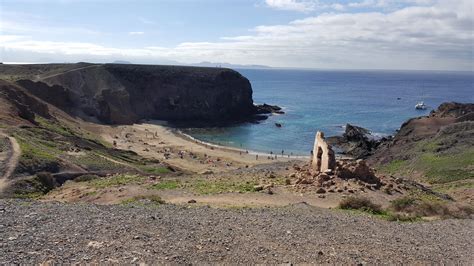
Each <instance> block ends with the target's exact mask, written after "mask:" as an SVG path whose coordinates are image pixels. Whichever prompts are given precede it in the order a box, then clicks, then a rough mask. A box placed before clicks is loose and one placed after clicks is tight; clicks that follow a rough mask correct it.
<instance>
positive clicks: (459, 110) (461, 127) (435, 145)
mask: <svg viewBox="0 0 474 266" xmlns="http://www.w3.org/2000/svg"><path fill="white" fill-rule="evenodd" d="M369 162H370V163H371V164H372V165H375V166H377V167H378V168H379V169H380V170H381V171H383V172H388V173H390V174H394V175H397V176H404V177H408V178H412V179H415V180H417V181H421V182H425V183H430V184H432V185H434V187H435V188H438V189H439V190H441V191H443V192H449V193H450V194H454V196H457V198H458V199H463V200H467V201H469V202H471V203H474V198H473V197H474V196H473V195H474V104H459V103H445V104H442V105H440V106H439V108H438V109H437V110H436V111H433V112H432V113H431V114H430V116H428V117H419V118H414V119H410V120H409V121H407V122H405V123H404V124H403V125H402V126H401V128H400V130H399V131H398V133H397V134H396V135H395V137H394V138H393V139H392V140H390V141H388V142H385V143H383V144H382V145H381V146H380V147H379V148H378V149H377V151H376V153H375V154H374V155H373V156H371V157H370V158H369Z"/></svg>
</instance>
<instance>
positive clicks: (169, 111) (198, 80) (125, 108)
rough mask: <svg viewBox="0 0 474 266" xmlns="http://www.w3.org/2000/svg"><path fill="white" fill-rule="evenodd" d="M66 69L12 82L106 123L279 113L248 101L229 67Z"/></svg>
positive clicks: (246, 86) (242, 81)
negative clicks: (31, 79)
mask: <svg viewBox="0 0 474 266" xmlns="http://www.w3.org/2000/svg"><path fill="white" fill-rule="evenodd" d="M55 67H56V68H57V66H55ZM30 68H31V66H30ZM43 68H44V65H43V66H42V69H43ZM67 69H68V70H67V71H64V72H59V73H57V71H58V70H55V72H54V74H41V75H40V80H41V82H32V81H25V80H22V81H19V82H18V84H20V85H22V86H24V87H25V88H26V89H28V90H29V91H30V92H31V93H33V94H34V95H35V96H37V97H39V98H41V99H44V100H45V101H47V102H49V103H51V104H53V105H55V106H57V107H59V108H61V109H63V110H65V108H66V107H73V108H72V109H73V110H67V108H66V110H65V111H69V112H70V113H71V112H72V114H73V115H77V116H80V117H82V118H85V119H87V120H92V121H94V120H96V121H97V120H99V121H101V122H105V123H110V124H127V123H133V122H136V121H138V120H140V119H160V120H168V121H172V122H191V121H192V122H196V121H197V122H210V123H224V122H240V121H249V120H258V119H263V118H259V117H255V115H259V114H266V113H276V112H279V113H281V109H280V108H279V107H277V106H270V105H262V106H254V104H253V100H252V88H251V85H250V82H249V81H248V80H247V79H246V78H245V77H243V76H242V75H241V74H239V73H238V72H236V71H234V70H231V69H223V68H198V67H181V66H179V67H178V66H155V65H124V64H105V65H94V64H90V65H84V64H82V65H78V66H77V68H75V69H72V70H70V66H67ZM43 70H44V69H43Z"/></svg>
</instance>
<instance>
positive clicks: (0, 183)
mask: <svg viewBox="0 0 474 266" xmlns="http://www.w3.org/2000/svg"><path fill="white" fill-rule="evenodd" d="M0 137H3V138H8V140H9V142H10V149H9V151H7V156H6V158H5V160H4V171H3V175H2V176H1V177H0V192H2V191H3V190H4V189H5V187H6V186H7V185H8V182H9V181H8V178H9V177H10V176H11V175H12V174H13V171H15V168H16V166H17V165H18V161H19V159H20V155H21V149H20V145H18V142H17V141H16V139H15V138H13V137H10V136H7V135H5V134H3V133H0ZM0 163H1V162H0Z"/></svg>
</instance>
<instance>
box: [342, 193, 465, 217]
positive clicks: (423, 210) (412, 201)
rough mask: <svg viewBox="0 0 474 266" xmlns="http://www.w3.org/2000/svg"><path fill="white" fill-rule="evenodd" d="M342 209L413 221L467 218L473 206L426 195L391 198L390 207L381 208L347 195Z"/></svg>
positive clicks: (364, 199) (362, 199)
mask: <svg viewBox="0 0 474 266" xmlns="http://www.w3.org/2000/svg"><path fill="white" fill-rule="evenodd" d="M339 208H340V209H344V210H358V211H363V212H366V213H369V214H373V215H377V216H380V217H381V218H384V219H387V220H389V221H402V222H413V221H418V220H421V219H422V218H423V217H439V218H442V219H447V218H469V217H470V216H471V215H472V214H474V208H473V207H472V206H468V205H462V204H457V203H454V202H447V201H442V200H440V199H432V198H428V197H424V198H415V197H410V196H408V197H403V198H399V199H396V200H393V201H392V202H391V203H390V207H389V208H387V209H383V208H382V207H381V206H380V205H378V204H375V203H373V202H372V201H371V200H370V199H368V198H364V197H349V198H345V199H344V200H342V201H341V202H340V203H339Z"/></svg>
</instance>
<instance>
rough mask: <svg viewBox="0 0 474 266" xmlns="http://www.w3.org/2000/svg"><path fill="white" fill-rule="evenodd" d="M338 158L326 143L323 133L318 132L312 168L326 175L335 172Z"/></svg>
mask: <svg viewBox="0 0 474 266" xmlns="http://www.w3.org/2000/svg"><path fill="white" fill-rule="evenodd" d="M335 166H336V157H335V155H334V151H333V150H332V148H331V146H330V145H328V144H327V143H326V140H325V139H324V133H323V132H320V131H318V132H316V136H315V139H314V146H313V158H312V160H311V168H312V169H313V171H315V172H321V173H325V172H327V171H332V170H334V168H335Z"/></svg>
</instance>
